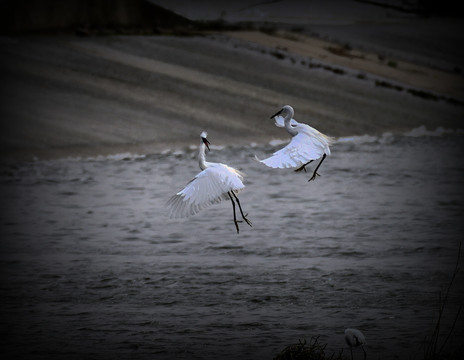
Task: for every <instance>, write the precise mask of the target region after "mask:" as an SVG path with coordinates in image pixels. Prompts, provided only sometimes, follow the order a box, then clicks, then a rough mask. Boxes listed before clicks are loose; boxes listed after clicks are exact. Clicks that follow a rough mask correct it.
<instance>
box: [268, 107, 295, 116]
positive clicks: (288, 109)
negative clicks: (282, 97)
mask: <svg viewBox="0 0 464 360" xmlns="http://www.w3.org/2000/svg"><path fill="white" fill-rule="evenodd" d="M294 113H295V112H294V111H293V108H292V107H291V106H290V105H284V106H283V107H282V109H280V110H279V111H277V112H276V113H275V114H274V115H272V116H271V119H273V118H275V117H276V116H277V115H282V116H283V117H287V115H289V114H290V117H293V114H294Z"/></svg>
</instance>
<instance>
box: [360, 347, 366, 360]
mask: <svg viewBox="0 0 464 360" xmlns="http://www.w3.org/2000/svg"><path fill="white" fill-rule="evenodd" d="M361 349H363V351H364V360H366V358H367V354H366V350H364V346H362V344H361Z"/></svg>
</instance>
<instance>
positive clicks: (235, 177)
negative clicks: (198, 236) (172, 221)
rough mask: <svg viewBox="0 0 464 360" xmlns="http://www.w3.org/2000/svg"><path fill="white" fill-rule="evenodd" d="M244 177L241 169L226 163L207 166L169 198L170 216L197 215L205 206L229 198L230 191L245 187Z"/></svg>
mask: <svg viewBox="0 0 464 360" xmlns="http://www.w3.org/2000/svg"><path fill="white" fill-rule="evenodd" d="M242 179H243V175H242V174H241V173H240V172H239V171H237V170H235V169H233V168H231V167H229V166H227V165H224V164H214V165H212V166H211V167H208V168H206V169H205V170H203V171H202V172H200V173H199V174H197V175H196V176H195V177H194V178H193V179H192V180H191V181H190V182H189V183H188V184H187V186H186V187H185V188H184V189H183V190H181V191H179V192H178V193H177V194H176V195H174V196H173V197H171V198H170V199H169V200H168V202H167V205H168V206H169V207H170V217H174V218H182V217H187V216H191V215H195V214H196V213H198V212H199V211H200V210H202V209H204V208H205V207H208V206H210V205H213V204H217V203H219V202H221V201H223V200H228V199H229V195H228V194H227V193H228V192H229V191H234V192H238V191H240V190H242V189H243V188H244V187H245V185H243V182H242Z"/></svg>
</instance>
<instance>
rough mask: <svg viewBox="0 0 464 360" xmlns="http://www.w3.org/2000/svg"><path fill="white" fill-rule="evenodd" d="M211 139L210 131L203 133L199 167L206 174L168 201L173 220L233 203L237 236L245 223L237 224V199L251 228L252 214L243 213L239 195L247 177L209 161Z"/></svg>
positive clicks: (200, 174) (202, 173) (195, 178)
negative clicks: (219, 205)
mask: <svg viewBox="0 0 464 360" xmlns="http://www.w3.org/2000/svg"><path fill="white" fill-rule="evenodd" d="M207 135H208V134H207V133H206V131H203V132H202V133H201V135H200V137H201V143H200V151H199V154H198V163H199V165H200V169H201V170H202V171H201V172H200V173H198V174H197V175H196V176H195V177H194V178H193V179H192V180H190V182H189V183H188V184H187V186H185V188H184V189H182V190H181V191H179V192H178V193H177V194H176V195H174V196H172V197H171V198H170V199H169V200H168V202H167V205H168V206H169V207H170V217H171V218H182V217H187V216H191V215H195V214H196V213H198V212H199V211H200V210H203V209H204V208H205V207H207V206H210V205H212V204H217V203H219V202H221V201H223V200H228V199H230V201H231V202H232V209H233V212H234V223H235V227H236V229H237V233H239V227H238V223H239V222H242V221H241V220H240V221H238V220H237V216H236V214H235V202H234V199H235V201H236V202H237V204H238V208H239V209H240V214H241V215H242V219H243V220H244V221H245V222H246V223H247V224H248V225H250V226H251V221H250V220H248V219H247V215H248V214H244V213H243V210H242V207H241V205H240V200H239V199H238V197H237V195H236V194H237V193H238V192H239V191H240V190H242V189H244V188H245V185H243V182H242V180H243V174H242V173H241V172H240V171H238V170H236V169H234V168H232V167H230V166H227V165H224V164H221V163H213V162H208V161H206V160H205V152H206V149H208V150H209V145H210V143H209V141H208V139H207V138H206V137H207Z"/></svg>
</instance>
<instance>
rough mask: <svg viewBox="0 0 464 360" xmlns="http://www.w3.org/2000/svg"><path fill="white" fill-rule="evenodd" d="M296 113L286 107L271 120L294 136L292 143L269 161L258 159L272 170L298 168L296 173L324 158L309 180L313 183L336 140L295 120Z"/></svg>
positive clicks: (289, 107) (268, 159)
mask: <svg viewBox="0 0 464 360" xmlns="http://www.w3.org/2000/svg"><path fill="white" fill-rule="evenodd" d="M294 113H295V112H294V110H293V108H292V107H291V106H290V105H285V106H284V107H282V109H280V110H279V111H278V112H277V113H275V114H274V115H272V116H271V119H272V118H274V119H275V125H276V126H277V127H285V130H287V132H288V133H289V134H290V135H292V136H293V138H292V140H291V141H290V143H288V145H287V146H285V147H284V148H283V149H280V150H279V151H277V152H275V153H274V154H272V156H271V157H268V158H267V159H264V160H259V159H258V158H256V159H257V160H258V161H259V162H261V163H263V164H264V165H266V166H269V167H271V168H297V169H295V171H301V170H304V171H305V172H306V165H308V164H310V163H311V162H313V161H314V160H317V159H319V158H320V157H322V159H321V161H320V162H319V164H318V165H317V167H316V169H315V170H314V173H313V176H312V177H311V178H310V179H309V180H308V181H311V180H314V179H315V178H316V176H319V174H318V173H317V170H318V169H319V167H320V166H321V164H322V162H323V161H324V159H325V157H326V156H327V155H330V148H329V146H330V145H331V144H333V142H334V139H333V138H331V137H329V136H327V135H324V134H322V133H320V132H319V131H317V130H316V129H314V128H312V127H311V126H309V125H306V124H303V123H299V122H297V121H296V120H295V119H293V115H294ZM281 114H282V115H283V116H282V115H281Z"/></svg>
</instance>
